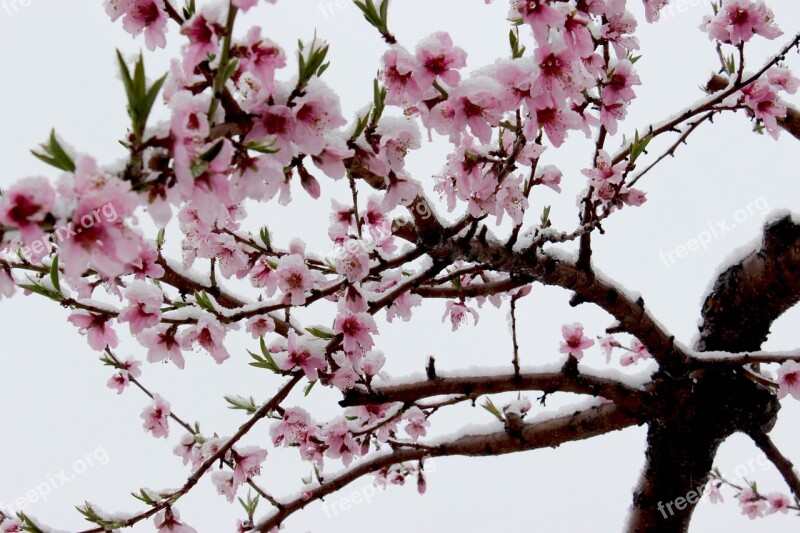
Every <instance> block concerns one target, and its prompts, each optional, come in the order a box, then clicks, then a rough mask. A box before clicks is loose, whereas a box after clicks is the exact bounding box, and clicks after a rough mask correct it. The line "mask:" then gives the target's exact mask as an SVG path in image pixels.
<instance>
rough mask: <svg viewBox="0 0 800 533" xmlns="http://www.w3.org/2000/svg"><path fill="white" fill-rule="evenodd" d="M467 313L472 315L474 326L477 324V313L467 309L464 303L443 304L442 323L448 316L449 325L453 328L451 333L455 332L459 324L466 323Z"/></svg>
mask: <svg viewBox="0 0 800 533" xmlns="http://www.w3.org/2000/svg"><path fill="white" fill-rule="evenodd" d="M467 313H469V314H470V315H472V319H473V320H474V321H475V324H477V323H478V312H477V311H475V310H474V309H471V308H469V307H467V306H466V305H465V304H464V302H453V301H450V302H447V303H446V304H445V310H444V315H442V322H444V321H445V319H446V318H447V317H448V316H449V317H450V324H451V325H452V326H453V331H455V330H457V329H458V328H459V327H460V326H461V324H464V323H466V322H467Z"/></svg>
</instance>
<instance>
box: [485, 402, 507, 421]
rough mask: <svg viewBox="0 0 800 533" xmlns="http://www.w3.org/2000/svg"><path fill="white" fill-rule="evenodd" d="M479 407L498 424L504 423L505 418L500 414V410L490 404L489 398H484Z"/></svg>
mask: <svg viewBox="0 0 800 533" xmlns="http://www.w3.org/2000/svg"><path fill="white" fill-rule="evenodd" d="M481 407H483V408H484V409H486V410H487V411H489V412H490V413H492V414H493V415H494V416H495V417H496V418H497V419H498V420H499V421H500V422H504V421H505V418H503V415H502V414H500V410H499V409H498V408H497V406H495V404H493V403H492V400H491V399H490V398H486V401H485V402H483V403H482V404H481Z"/></svg>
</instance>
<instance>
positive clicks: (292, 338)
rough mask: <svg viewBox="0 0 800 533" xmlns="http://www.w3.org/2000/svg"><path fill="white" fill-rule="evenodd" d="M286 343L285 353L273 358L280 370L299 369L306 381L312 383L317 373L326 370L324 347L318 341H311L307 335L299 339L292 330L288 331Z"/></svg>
mask: <svg viewBox="0 0 800 533" xmlns="http://www.w3.org/2000/svg"><path fill="white" fill-rule="evenodd" d="M286 341H287V346H286V349H285V351H282V352H280V353H278V354H276V356H275V362H276V363H277V365H278V367H279V368H280V369H281V370H294V369H296V368H299V369H301V370H302V371H303V372H304V373H305V375H306V377H307V378H308V379H310V380H311V381H314V380H315V379H317V377H318V371H320V370H325V369H326V368H328V363H327V362H326V361H325V347H324V346H323V345H322V343H321V342H319V340H317V339H311V338H310V337H309V336H307V335H303V336H302V337H301V336H299V335H297V333H295V331H294V330H289V334H288V335H287V337H286ZM275 346H276V347H279V345H275Z"/></svg>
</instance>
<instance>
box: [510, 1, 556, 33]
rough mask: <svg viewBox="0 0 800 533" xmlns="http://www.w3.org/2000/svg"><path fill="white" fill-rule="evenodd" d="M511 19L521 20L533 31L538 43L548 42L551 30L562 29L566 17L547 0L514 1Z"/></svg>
mask: <svg viewBox="0 0 800 533" xmlns="http://www.w3.org/2000/svg"><path fill="white" fill-rule="evenodd" d="M509 18H510V19H516V18H521V19H522V21H523V22H525V23H526V24H528V25H529V26H530V27H531V28H532V29H533V36H534V37H535V38H536V41H537V42H538V43H540V44H541V43H545V42H547V36H548V32H549V29H550V28H551V27H552V28H560V27H561V26H563V24H564V22H565V21H566V16H565V15H564V13H562V12H561V11H560V10H559V9H558V8H557V7H553V6H551V5H550V2H549V1H547V0H512V2H511V12H510V14H509Z"/></svg>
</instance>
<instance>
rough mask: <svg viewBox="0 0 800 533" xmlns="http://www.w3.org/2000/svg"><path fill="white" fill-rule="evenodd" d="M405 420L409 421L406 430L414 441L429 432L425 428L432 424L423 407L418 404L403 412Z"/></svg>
mask: <svg viewBox="0 0 800 533" xmlns="http://www.w3.org/2000/svg"><path fill="white" fill-rule="evenodd" d="M403 420H405V421H406V422H407V424H406V426H405V432H406V433H408V436H409V437H411V439H412V440H414V441H416V440H417V439H419V438H420V437H424V436H425V434H426V432H427V430H426V429H425V428H427V427H429V426H430V425H431V423H430V422H428V417H426V416H425V413H424V412H423V411H422V409H420V408H419V407H416V406H414V407H412V408H410V409H408V410H407V411H406V412H405V413H403Z"/></svg>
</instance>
